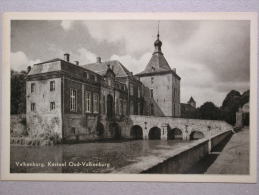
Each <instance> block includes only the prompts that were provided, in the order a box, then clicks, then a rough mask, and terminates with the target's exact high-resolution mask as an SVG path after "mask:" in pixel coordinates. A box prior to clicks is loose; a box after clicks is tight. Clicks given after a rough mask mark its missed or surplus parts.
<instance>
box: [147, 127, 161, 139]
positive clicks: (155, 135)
mask: <svg viewBox="0 0 259 195" xmlns="http://www.w3.org/2000/svg"><path fill="white" fill-rule="evenodd" d="M148 139H152V140H153V139H161V129H160V128H158V127H152V128H151V129H150V130H149V132H148Z"/></svg>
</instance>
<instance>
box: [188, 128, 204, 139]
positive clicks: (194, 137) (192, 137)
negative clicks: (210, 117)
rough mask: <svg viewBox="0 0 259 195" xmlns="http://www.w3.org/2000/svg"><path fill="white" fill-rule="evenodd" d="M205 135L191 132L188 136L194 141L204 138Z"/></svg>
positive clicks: (199, 132)
mask: <svg viewBox="0 0 259 195" xmlns="http://www.w3.org/2000/svg"><path fill="white" fill-rule="evenodd" d="M204 137H205V135H204V133H203V132H201V131H196V130H195V131H192V132H191V134H190V140H196V139H201V138H204Z"/></svg>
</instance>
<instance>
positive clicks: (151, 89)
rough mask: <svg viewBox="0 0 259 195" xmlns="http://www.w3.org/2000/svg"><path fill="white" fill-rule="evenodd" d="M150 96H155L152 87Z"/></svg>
mask: <svg viewBox="0 0 259 195" xmlns="http://www.w3.org/2000/svg"><path fill="white" fill-rule="evenodd" d="M150 97H151V98H153V97H154V96H153V89H150Z"/></svg>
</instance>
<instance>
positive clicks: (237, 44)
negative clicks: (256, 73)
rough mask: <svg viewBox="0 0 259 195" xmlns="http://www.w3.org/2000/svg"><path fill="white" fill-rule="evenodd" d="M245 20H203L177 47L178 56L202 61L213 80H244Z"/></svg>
mask: <svg viewBox="0 0 259 195" xmlns="http://www.w3.org/2000/svg"><path fill="white" fill-rule="evenodd" d="M249 42H250V37H249V22H247V21H225V22H222V21H206V22H201V23H200V28H199V29H198V30H197V31H196V32H195V33H194V34H193V36H192V38H191V39H189V40H188V41H187V42H183V45H182V46H181V47H180V48H178V54H179V56H182V57H183V58H187V59H189V60H192V61H193V62H198V63H201V64H205V65H206V66H207V67H208V69H209V70H210V71H211V72H212V73H213V74H214V75H215V77H216V78H217V81H226V82H227V81H248V80H249V63H250V62H249V57H250V50H249V48H250V45H249Z"/></svg>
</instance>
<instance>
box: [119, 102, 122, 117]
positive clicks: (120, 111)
mask: <svg viewBox="0 0 259 195" xmlns="http://www.w3.org/2000/svg"><path fill="white" fill-rule="evenodd" d="M119 115H123V99H120V106H119Z"/></svg>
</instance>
